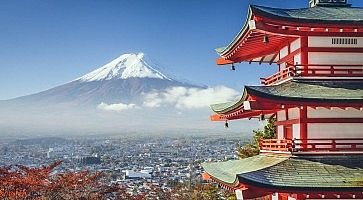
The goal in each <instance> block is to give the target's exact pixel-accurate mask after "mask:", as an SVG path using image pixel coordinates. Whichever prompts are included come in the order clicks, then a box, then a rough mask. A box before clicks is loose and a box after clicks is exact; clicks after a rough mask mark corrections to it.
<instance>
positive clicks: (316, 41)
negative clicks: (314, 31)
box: [308, 36, 363, 65]
mask: <svg viewBox="0 0 363 200" xmlns="http://www.w3.org/2000/svg"><path fill="white" fill-rule="evenodd" d="M334 38H336V39H356V40H357V43H356V44H333V43H332V40H333V39H334ZM308 46H309V47H321V48H324V47H327V48H363V37H317V36H314V37H308ZM323 51H324V49H322V52H309V53H308V57H309V58H308V59H309V64H337V65H344V64H347V65H354V64H362V63H363V53H349V52H344V53H341V52H323Z"/></svg>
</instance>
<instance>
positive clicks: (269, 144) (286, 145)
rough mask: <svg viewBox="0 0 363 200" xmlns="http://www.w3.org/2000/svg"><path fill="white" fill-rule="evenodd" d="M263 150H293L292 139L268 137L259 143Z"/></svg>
mask: <svg viewBox="0 0 363 200" xmlns="http://www.w3.org/2000/svg"><path fill="white" fill-rule="evenodd" d="M259 146H260V149H261V150H269V151H283V152H288V151H292V140H279V139H266V140H261V141H260V143H259Z"/></svg>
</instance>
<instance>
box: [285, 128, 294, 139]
mask: <svg viewBox="0 0 363 200" xmlns="http://www.w3.org/2000/svg"><path fill="white" fill-rule="evenodd" d="M284 138H285V139H288V140H292V125H286V126H285V127H284Z"/></svg>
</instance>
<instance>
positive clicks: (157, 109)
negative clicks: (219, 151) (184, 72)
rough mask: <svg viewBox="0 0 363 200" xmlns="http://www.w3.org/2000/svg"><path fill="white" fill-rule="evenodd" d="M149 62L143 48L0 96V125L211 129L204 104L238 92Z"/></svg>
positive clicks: (23, 129)
mask: <svg viewBox="0 0 363 200" xmlns="http://www.w3.org/2000/svg"><path fill="white" fill-rule="evenodd" d="M151 63H152V62H151V60H150V59H148V58H147V56H145V54H143V53H137V54H133V53H130V54H123V55H121V56H119V57H118V58H116V59H114V60H112V61H111V62H109V63H107V64H106V65H104V66H102V67H100V68H98V69H96V70H94V71H91V72H90V73H88V74H86V75H84V76H81V77H79V78H76V79H74V80H73V81H70V82H68V83H66V84H63V85H60V86H57V87H54V88H51V89H48V90H46V91H43V92H39V93H36V94H32V95H27V96H22V97H18V98H15V99H10V100H6V101H0V118H1V119H2V120H0V130H3V132H4V131H5V132H7V133H10V135H12V134H25V135H28V133H29V134H34V133H36V134H52V133H53V134H65V133H69V134H74V133H80V134H100V133H120V132H133V133H135V132H140V131H142V132H157V133H161V132H171V131H172V130H174V132H175V131H180V130H186V129H189V130H193V131H194V132H195V131H198V130H202V129H203V130H205V129H208V130H217V129H216V126H217V125H218V124H216V123H211V122H210V121H209V120H208V115H209V114H210V109H209V108H208V107H209V104H211V103H218V102H225V101H230V100H234V98H236V96H237V95H238V92H236V91H235V90H233V89H230V88H226V87H223V86H220V87H214V88H210V87H204V86H198V85H194V84H190V83H186V82H183V81H178V80H176V79H174V78H171V77H170V76H167V75H165V74H164V73H162V72H161V71H159V70H158V69H157V67H155V65H154V64H151ZM220 127H223V126H220ZM1 134H2V133H1V132H0V135H1Z"/></svg>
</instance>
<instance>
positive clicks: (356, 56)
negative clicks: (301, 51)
mask: <svg viewBox="0 0 363 200" xmlns="http://www.w3.org/2000/svg"><path fill="white" fill-rule="evenodd" d="M309 63H310V64H327V65H329V64H336V65H360V64H362V63H363V53H336V52H309Z"/></svg>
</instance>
